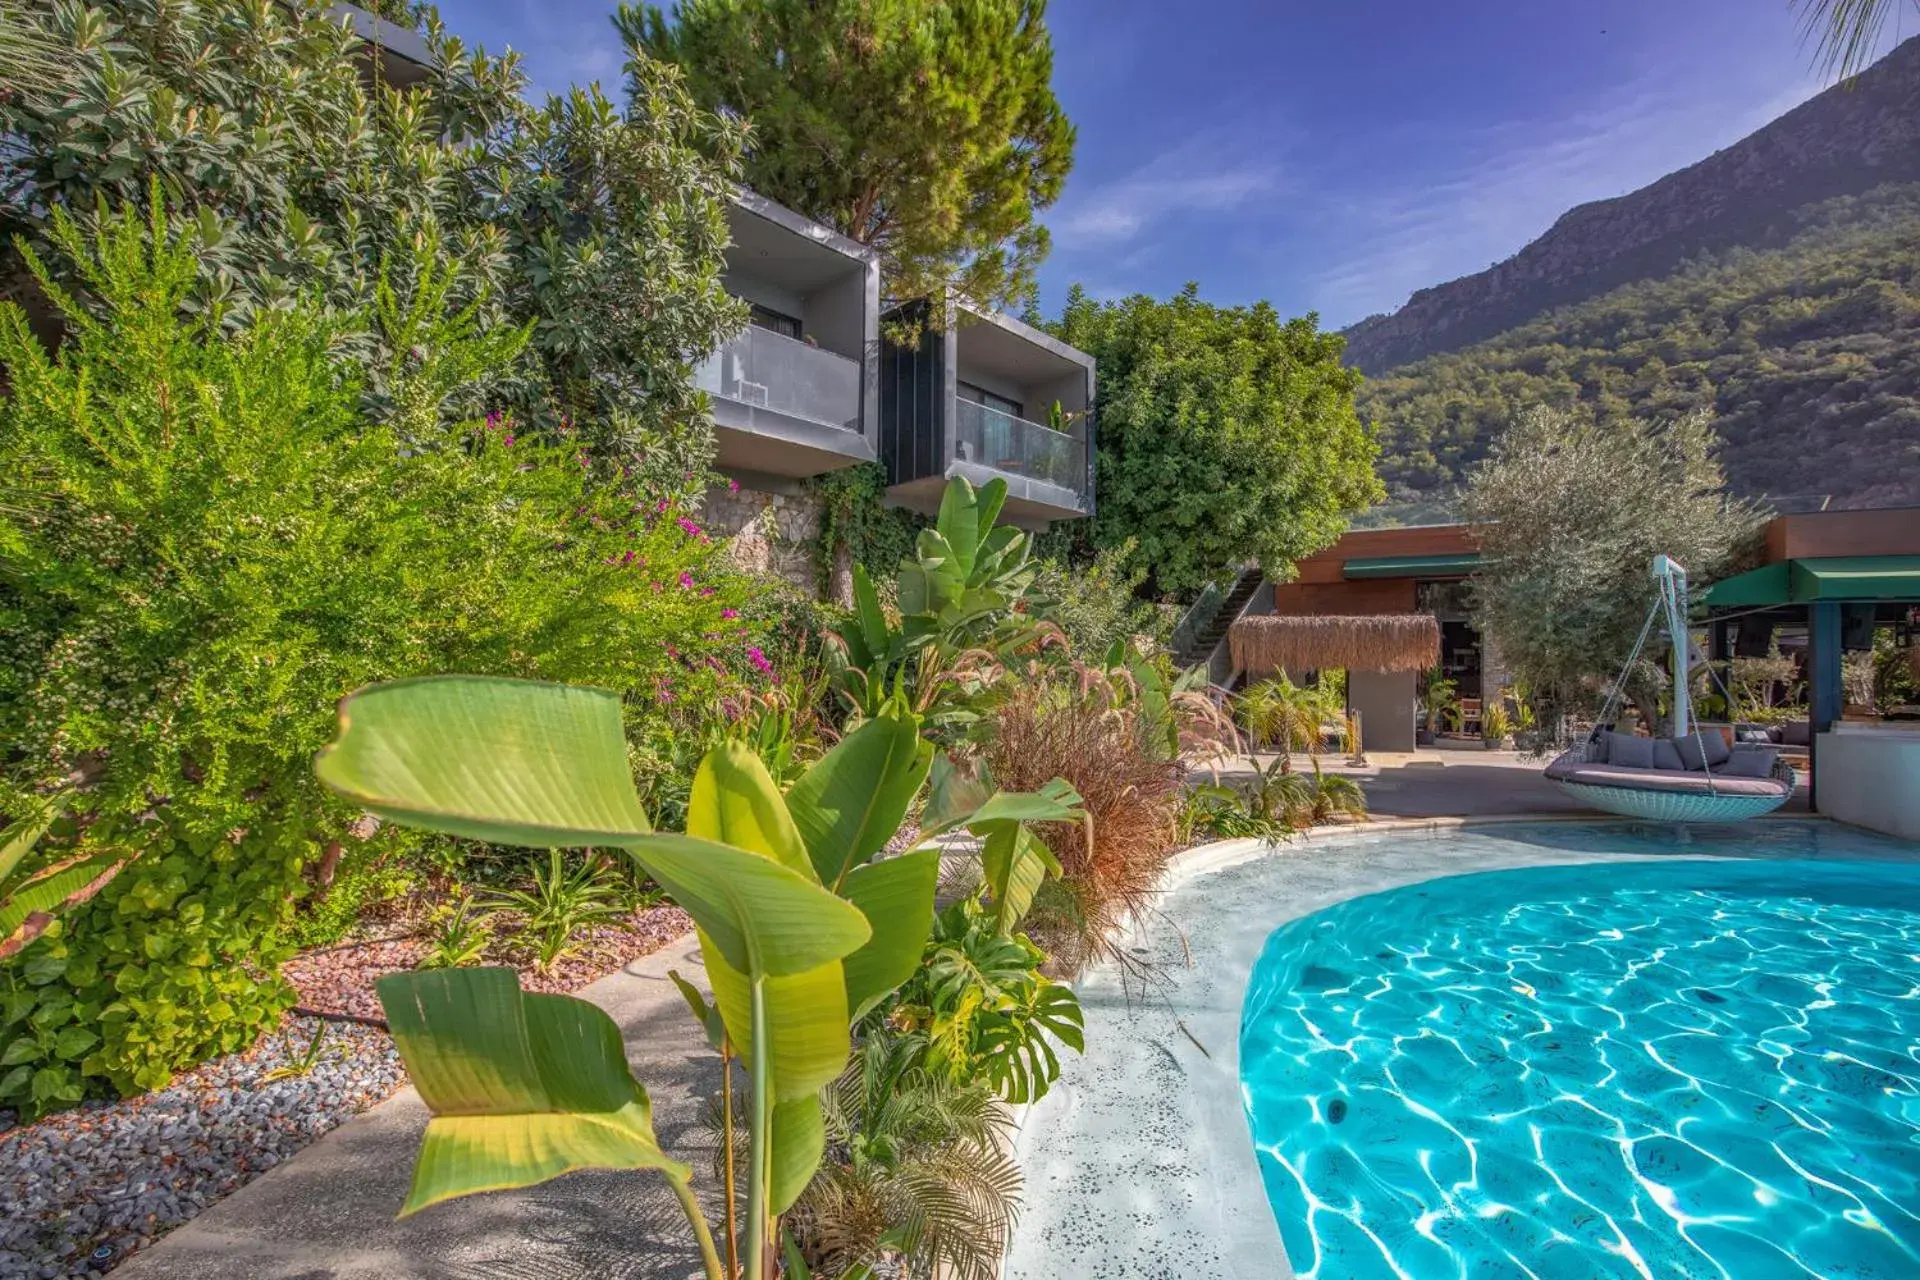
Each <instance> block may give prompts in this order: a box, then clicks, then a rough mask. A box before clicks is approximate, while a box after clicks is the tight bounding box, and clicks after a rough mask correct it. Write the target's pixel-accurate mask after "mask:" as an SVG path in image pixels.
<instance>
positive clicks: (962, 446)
mask: <svg viewBox="0 0 1920 1280" xmlns="http://www.w3.org/2000/svg"><path fill="white" fill-rule="evenodd" d="M931 314H932V313H931V311H930V310H929V309H928V307H927V304H925V303H917V304H910V305H908V306H905V307H901V308H897V309H896V311H895V312H894V313H892V314H891V315H890V319H893V320H896V321H898V322H900V323H902V324H905V325H909V326H911V325H913V324H915V323H916V322H917V323H918V324H919V326H920V329H921V333H920V341H919V343H918V344H917V345H914V346H903V345H900V344H897V343H889V344H888V345H887V347H886V351H885V354H884V356H883V357H882V362H881V363H882V374H881V452H882V454H883V455H884V461H885V463H886V466H887V479H888V488H887V501H888V502H889V503H890V504H892V505H894V506H900V507H905V508H907V509H909V510H914V511H920V512H923V513H926V514H932V513H933V512H935V511H937V510H938V509H939V505H940V496H941V494H942V493H943V492H944V491H945V489H946V484H947V480H948V479H949V478H950V477H952V476H964V477H966V479H967V480H968V481H970V482H971V483H973V484H974V485H976V486H978V485H983V484H985V483H987V482H988V481H990V480H993V479H996V478H997V479H1003V480H1005V481H1006V482H1007V504H1006V506H1005V508H1004V509H1003V510H1004V516H1005V518H1006V519H1007V520H1008V521H1010V522H1012V523H1014V524H1017V525H1020V526H1022V527H1025V528H1029V529H1044V528H1046V527H1047V525H1049V524H1051V523H1052V522H1053V521H1055V520H1075V519H1081V518H1083V517H1086V516H1089V515H1092V514H1093V504H1094V493H1093V488H1094V486H1093V465H1092V461H1093V444H1094V439H1095V437H1094V423H1093V415H1092V405H1093V396H1094V361H1093V357H1092V356H1089V355H1087V354H1086V353H1085V352H1084V351H1077V350H1075V349H1074V348H1072V347H1070V346H1068V345H1067V344H1066V343H1064V342H1061V341H1060V340H1059V339H1057V338H1054V337H1052V336H1051V335H1049V334H1046V333H1043V332H1041V331H1040V330H1038V329H1035V328H1033V327H1032V326H1030V325H1027V324H1023V323H1021V322H1020V321H1018V320H1015V319H1013V318H1011V317H1009V316H1003V315H999V314H996V313H992V312H986V311H979V310H974V309H971V308H968V307H964V306H949V307H948V309H947V313H946V316H947V320H946V323H945V324H944V325H943V326H940V327H938V328H936V327H934V326H933V325H931V324H930V323H928V320H929V317H930V316H931ZM1043 418H1044V419H1046V421H1045V422H1043V421H1042V419H1043ZM1049 423H1051V424H1054V425H1048V424H1049Z"/></svg>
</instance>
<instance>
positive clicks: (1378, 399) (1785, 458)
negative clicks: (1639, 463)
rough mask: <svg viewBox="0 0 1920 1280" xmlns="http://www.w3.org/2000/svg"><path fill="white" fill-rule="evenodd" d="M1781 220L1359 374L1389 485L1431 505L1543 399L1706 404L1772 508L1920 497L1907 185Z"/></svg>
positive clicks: (1911, 198) (1914, 246)
mask: <svg viewBox="0 0 1920 1280" xmlns="http://www.w3.org/2000/svg"><path fill="white" fill-rule="evenodd" d="M1784 223H1785V226H1784V227H1783V229H1782V231H1781V232H1780V236H1781V238H1782V239H1783V243H1781V244H1780V245H1778V246H1777V247H1770V248H1762V249H1751V248H1735V249H1727V250H1723V251H1721V252H1719V253H1715V254H1706V255H1702V256H1701V257H1699V258H1697V259H1695V260H1693V261H1690V262H1687V263H1684V264H1682V265H1681V266H1680V267H1679V268H1677V269H1676V270H1673V271H1671V272H1669V273H1667V274H1666V275H1663V276H1661V277H1659V278H1656V279H1651V280H1641V281H1636V282H1635V283H1633V284H1629V285H1623V286H1621V287H1620V288H1618V289H1614V290H1612V291H1610V292H1608V293H1605V294H1602V295H1601V296H1599V297H1597V298H1591V299H1588V300H1587V301H1585V302H1581V303H1579V304H1577V305H1574V306H1569V307H1563V308H1560V309H1558V310H1555V311H1550V312H1548V313H1546V314H1545V315H1542V316H1539V317H1536V318H1535V319H1532V320H1530V321H1528V322H1527V323H1525V324H1522V325H1519V326H1517V327H1515V328H1512V329H1509V330H1508V331H1506V332H1505V333H1502V334H1500V335H1498V336H1497V337H1494V338H1492V339H1489V340H1488V341H1485V342H1481V343H1478V344H1475V345H1474V346H1471V347H1467V348H1466V349H1464V350H1460V351H1451V352H1446V353H1443V354H1437V355H1430V356H1427V357H1426V358H1425V359H1422V360H1419V361H1416V362H1414V363H1412V364H1407V365H1402V366H1401V367H1399V368H1396V369H1392V370H1390V371H1388V372H1386V373H1384V374H1382V375H1379V376H1376V377H1374V378H1370V379H1368V380H1367V382H1366V383H1364V384H1363V385H1362V387H1361V389H1360V395H1359V407H1360V412H1361V416H1362V417H1363V418H1364V419H1365V420H1366V421H1367V422H1369V423H1370V424H1371V425H1372V427H1373V430H1374V432H1375V434H1376V437H1377V438H1378V440H1379V442H1380V458H1379V461H1378V463H1377V466H1378V469H1379V472H1380V476H1381V479H1382V480H1383V481H1385V483H1386V485H1387V488H1388V492H1389V495H1390V501H1392V502H1395V503H1402V504H1404V503H1410V502H1413V503H1424V504H1425V505H1426V507H1427V509H1426V510H1424V511H1421V512H1419V513H1417V514H1418V515H1419V516H1422V517H1425V518H1433V517H1436V516H1443V515H1444V514H1445V510H1446V505H1447V504H1446V498H1447V496H1448V495H1449V494H1451V493H1452V491H1453V490H1454V489H1456V488H1457V487H1458V485H1459V483H1460V481H1461V480H1462V478H1463V477H1464V476H1465V473H1466V471H1467V469H1468V468H1469V467H1470V466H1472V464H1473V463H1474V462H1475V461H1477V460H1478V459H1479V458H1480V457H1481V456H1483V455H1484V454H1485V452H1486V450H1487V447H1488V445H1489V444H1490V443H1491V442H1492V441H1493V439H1494V438H1495V436H1497V435H1498V433H1499V432H1500V430H1501V429H1502V428H1503V427H1504V426H1505V425H1506V424H1507V423H1508V422H1509V421H1511V420H1512V419H1513V417H1514V416H1515V415H1516V414H1518V413H1520V412H1522V411H1524V410H1525V409H1527V408H1529V407H1531V406H1533V405H1542V404H1544V405H1550V406H1554V407H1557V408H1562V409H1567V410H1570V411H1573V412H1577V413H1582V414H1586V415H1589V416H1591V417H1593V418H1595V419H1597V420H1599V421H1601V422H1619V423H1622V424H1624V423H1627V422H1633V421H1649V420H1659V419H1662V418H1669V417H1672V416H1674V415H1676V414H1680V413H1686V412H1692V411H1702V412H1706V413H1708V414H1710V415H1711V416H1712V419H1713V425H1714V429H1715V431H1716V433H1717V434H1718V435H1719V437H1720V441H1721V447H1720V459H1721V463H1722V465H1723V466H1724V467H1725V469H1726V473H1727V479H1728V483H1729V485H1730V487H1732V488H1733V489H1734V491H1736V492H1737V493H1740V494H1742V495H1744V496H1748V497H1756V498H1765V499H1768V500H1770V501H1772V502H1773V504H1774V505H1775V506H1777V507H1779V508H1781V509H1783V510H1785V509H1797V508H1801V507H1804V506H1805V505H1807V504H1808V503H1809V502H1810V501H1811V502H1814V503H1817V502H1820V501H1832V502H1833V503H1835V504H1836V505H1842V506H1855V507H1863V506H1904V505H1920V183H1905V184H1896V185H1890V186H1885V187H1880V188H1876V189H1874V190H1872V191H1869V192H1867V193H1865V194H1863V195H1859V196H1842V197H1838V198H1836V199H1832V200H1827V201H1823V202H1821V203H1819V204H1815V205H1812V206H1810V207H1808V208H1805V209H1801V210H1798V211H1796V212H1795V213H1794V214H1792V215H1790V216H1789V217H1787V218H1786V219H1784ZM1415 515H1416V513H1413V512H1406V513H1403V514H1402V516H1401V518H1403V519H1410V518H1415Z"/></svg>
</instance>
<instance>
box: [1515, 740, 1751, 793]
mask: <svg viewBox="0 0 1920 1280" xmlns="http://www.w3.org/2000/svg"><path fill="white" fill-rule="evenodd" d="M1578 754H1579V753H1578V752H1575V751H1570V752H1568V753H1567V754H1566V755H1564V756H1561V757H1560V758H1559V759H1558V760H1555V761H1554V762H1553V763H1552V764H1550V765H1548V766H1547V777H1549V778H1552V779H1553V780H1554V781H1556V782H1573V783H1581V784H1584V785H1586V786H1590V787H1623V788H1626V789H1627V790H1632V791H1672V792H1679V793H1682V794H1698V795H1722V796H1776V795H1779V794H1780V793H1781V791H1782V790H1784V789H1785V788H1786V786H1787V785H1788V784H1785V783H1783V782H1782V781H1781V780H1780V779H1778V778H1775V777H1773V776H1772V773H1773V764H1774V761H1773V756H1774V753H1773V752H1772V751H1771V750H1767V749H1762V750H1759V751H1738V752H1735V753H1733V757H1732V758H1730V759H1729V761H1728V766H1729V767H1728V768H1727V769H1725V770H1724V771H1715V772H1708V771H1706V770H1699V769H1651V768H1637V767H1634V766H1631V765H1621V764H1615V763H1613V762H1611V761H1608V762H1607V763H1604V764H1588V763H1586V762H1584V761H1580V760H1574V759H1570V758H1569V757H1572V756H1576V755H1578ZM1742 756H1751V757H1755V758H1754V759H1753V760H1752V761H1751V763H1749V762H1748V761H1747V760H1738V768H1737V769H1736V768H1734V767H1732V766H1733V765H1734V764H1735V760H1736V759H1737V757H1742ZM1753 768H1758V769H1760V770H1761V772H1760V773H1758V774H1753V773H1749V772H1748V770H1749V769H1753Z"/></svg>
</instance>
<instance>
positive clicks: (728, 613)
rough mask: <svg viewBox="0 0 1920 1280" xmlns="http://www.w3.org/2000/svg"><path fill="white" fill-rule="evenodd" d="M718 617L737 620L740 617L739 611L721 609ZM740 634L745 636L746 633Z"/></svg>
mask: <svg viewBox="0 0 1920 1280" xmlns="http://www.w3.org/2000/svg"><path fill="white" fill-rule="evenodd" d="M720 616H721V617H723V618H737V617H739V616H740V611H739V610H738V609H722V610H721V611H720ZM741 634H742V635H745V634H746V633H745V632H742V633H741Z"/></svg>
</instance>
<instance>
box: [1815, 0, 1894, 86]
mask: <svg viewBox="0 0 1920 1280" xmlns="http://www.w3.org/2000/svg"><path fill="white" fill-rule="evenodd" d="M1794 7H1795V8H1796V9H1798V10H1799V11H1800V14H1801V17H1800V37H1801V40H1802V41H1803V42H1811V43H1812V44H1813V46H1814V59H1815V61H1816V62H1817V63H1818V64H1819V66H1820V69H1821V70H1822V71H1823V72H1824V73H1825V74H1826V75H1827V76H1829V77H1830V78H1832V79H1836V80H1849V79H1852V78H1853V77H1854V76H1857V75H1859V74H1860V73H1861V72H1862V71H1864V70H1866V69H1867V67H1868V66H1869V65H1870V64H1872V62H1873V61H1874V52H1875V51H1876V50H1877V49H1879V47H1880V36H1881V33H1882V32H1884V31H1885V30H1886V28H1887V22H1888V20H1889V19H1891V18H1892V17H1893V11H1894V9H1895V8H1897V7H1898V0H1797V2H1796V4H1795V6H1794ZM1915 10H1916V12H1920V4H1916V5H1915Z"/></svg>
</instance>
